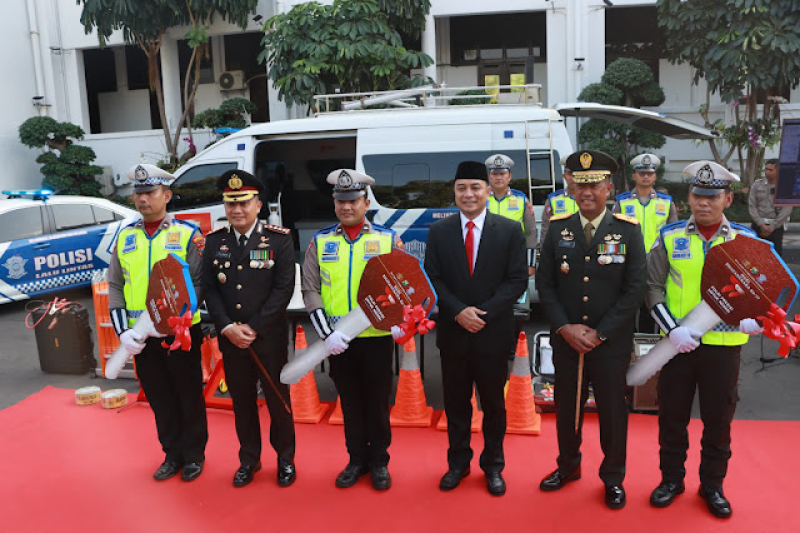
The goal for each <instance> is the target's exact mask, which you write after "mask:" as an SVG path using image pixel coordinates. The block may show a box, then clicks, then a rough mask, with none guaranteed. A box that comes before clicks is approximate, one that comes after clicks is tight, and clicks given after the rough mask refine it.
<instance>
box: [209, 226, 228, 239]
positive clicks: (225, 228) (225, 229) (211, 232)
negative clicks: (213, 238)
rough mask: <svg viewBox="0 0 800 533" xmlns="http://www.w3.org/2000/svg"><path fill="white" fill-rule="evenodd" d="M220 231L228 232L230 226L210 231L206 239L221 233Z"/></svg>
mask: <svg viewBox="0 0 800 533" xmlns="http://www.w3.org/2000/svg"><path fill="white" fill-rule="evenodd" d="M220 231H228V226H222V227H221V228H217V229H215V230H213V231H209V232H208V234H207V235H206V237H208V236H209V235H214V234H215V233H219V232H220Z"/></svg>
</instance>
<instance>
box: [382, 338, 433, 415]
mask: <svg viewBox="0 0 800 533" xmlns="http://www.w3.org/2000/svg"><path fill="white" fill-rule="evenodd" d="M389 423H390V424H391V425H392V426H396V427H413V428H428V427H431V424H433V407H428V405H427V403H426V401H425V388H424V387H423V386H422V375H421V373H420V370H419V363H417V346H416V345H415V344H414V337H411V339H410V340H409V341H408V342H407V343H406V344H405V346H403V356H402V357H401V359H400V377H399V378H398V380H397V395H396V396H395V400H394V407H393V408H392V411H391V414H390V415H389Z"/></svg>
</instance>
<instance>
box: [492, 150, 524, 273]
mask: <svg viewBox="0 0 800 533" xmlns="http://www.w3.org/2000/svg"><path fill="white" fill-rule="evenodd" d="M484 164H485V165H486V169H487V170H488V171H489V185H491V191H489V199H488V200H487V201H486V207H487V208H488V209H489V212H490V213H492V214H494V215H501V216H504V217H506V218H509V219H511V220H514V221H516V222H519V224H520V226H521V227H522V233H523V235H525V242H526V244H527V247H528V275H529V276H533V275H534V274H535V273H536V263H535V253H534V250H535V249H536V248H537V241H536V216H535V215H534V214H533V206H532V205H531V202H530V201H529V200H528V196H527V195H526V194H525V193H524V192H522V191H518V190H516V189H512V188H511V167H513V166H514V160H513V159H511V158H510V157H508V156H507V155H503V154H494V155H491V156H489V157H488V159H486V162H485V163H484Z"/></svg>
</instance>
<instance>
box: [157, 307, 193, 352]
mask: <svg viewBox="0 0 800 533" xmlns="http://www.w3.org/2000/svg"><path fill="white" fill-rule="evenodd" d="M167 323H168V324H169V327H170V328H172V330H173V331H174V332H175V340H174V341H172V344H167V343H166V341H162V342H161V346H162V347H163V348H167V349H168V350H169V351H170V352H171V351H172V350H178V349H181V350H183V351H185V352H188V351H189V350H191V349H192V336H191V335H190V334H189V328H191V327H192V313H191V311H186V313H184V314H183V316H171V317H169V319H168V321H167Z"/></svg>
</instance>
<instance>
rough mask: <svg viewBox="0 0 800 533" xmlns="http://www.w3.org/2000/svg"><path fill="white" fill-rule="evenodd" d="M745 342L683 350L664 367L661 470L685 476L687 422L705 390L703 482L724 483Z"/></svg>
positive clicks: (672, 477)
mask: <svg viewBox="0 0 800 533" xmlns="http://www.w3.org/2000/svg"><path fill="white" fill-rule="evenodd" d="M741 350H742V347H741V346H712V345H709V344H701V345H700V346H699V347H698V348H697V349H696V350H694V351H693V352H689V353H685V354H678V355H677V356H676V357H675V358H674V359H672V360H671V361H670V362H669V363H667V364H666V365H665V366H664V368H662V369H661V375H660V376H659V378H658V406H659V410H658V426H659V444H660V446H661V451H660V456H661V476H662V477H663V479H664V480H665V481H670V482H676V483H677V482H679V481H683V478H684V476H685V475H686V468H685V467H684V463H685V462H686V452H687V450H688V449H689V433H688V431H687V426H688V425H689V418H690V416H691V413H692V402H693V401H694V394H695V390H697V391H699V393H700V418H701V419H702V421H703V437H702V439H701V441H700V444H701V451H700V482H701V483H702V484H703V485H705V486H707V487H721V486H722V481H723V480H724V479H725V474H727V472H728V460H729V459H730V457H731V421H732V420H733V414H734V412H735V411H736V394H737V383H738V380H739V354H740V353H741Z"/></svg>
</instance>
